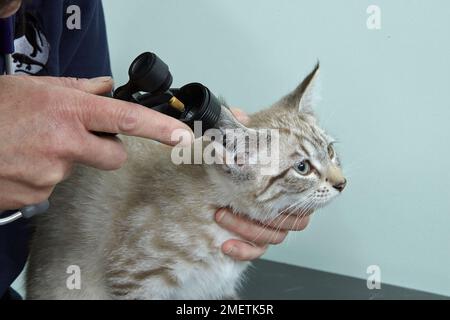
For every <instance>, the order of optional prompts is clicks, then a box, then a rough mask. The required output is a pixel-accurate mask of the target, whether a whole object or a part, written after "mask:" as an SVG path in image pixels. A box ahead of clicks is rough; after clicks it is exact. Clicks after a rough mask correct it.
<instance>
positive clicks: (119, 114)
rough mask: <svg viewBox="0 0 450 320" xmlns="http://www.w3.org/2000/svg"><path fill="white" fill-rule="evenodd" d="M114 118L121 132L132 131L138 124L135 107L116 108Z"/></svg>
mask: <svg viewBox="0 0 450 320" xmlns="http://www.w3.org/2000/svg"><path fill="white" fill-rule="evenodd" d="M115 119H116V121H117V126H118V128H119V131H120V132H121V133H125V134H126V133H132V132H133V131H134V130H135V129H136V128H137V126H138V120H139V112H138V110H137V109H136V108H117V109H116V111H115Z"/></svg>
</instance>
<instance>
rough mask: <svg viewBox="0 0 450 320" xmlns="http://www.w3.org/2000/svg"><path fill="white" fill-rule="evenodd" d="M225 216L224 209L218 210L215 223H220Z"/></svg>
mask: <svg viewBox="0 0 450 320" xmlns="http://www.w3.org/2000/svg"><path fill="white" fill-rule="evenodd" d="M226 214H227V211H226V210H225V209H220V210H219V211H218V212H217V214H216V221H217V222H221V221H222V219H223V217H225V215H226Z"/></svg>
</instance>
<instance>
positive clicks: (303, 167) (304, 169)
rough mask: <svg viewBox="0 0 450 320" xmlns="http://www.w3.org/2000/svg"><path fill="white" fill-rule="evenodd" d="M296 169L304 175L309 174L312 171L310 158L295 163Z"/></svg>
mask: <svg viewBox="0 0 450 320" xmlns="http://www.w3.org/2000/svg"><path fill="white" fill-rule="evenodd" d="M295 170H297V171H298V173H300V174H302V175H307V174H309V173H310V172H311V165H310V163H309V161H308V160H302V161H299V162H298V163H297V164H296V165H295Z"/></svg>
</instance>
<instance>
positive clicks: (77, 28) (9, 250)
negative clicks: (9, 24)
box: [0, 0, 111, 297]
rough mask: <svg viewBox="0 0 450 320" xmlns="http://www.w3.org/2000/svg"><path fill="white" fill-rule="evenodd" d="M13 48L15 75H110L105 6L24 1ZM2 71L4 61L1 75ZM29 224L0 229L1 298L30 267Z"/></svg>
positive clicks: (86, 1)
mask: <svg viewBox="0 0 450 320" xmlns="http://www.w3.org/2000/svg"><path fill="white" fill-rule="evenodd" d="M14 44H15V49H16V51H15V53H14V54H13V57H14V64H13V67H14V70H15V73H16V74H32V75H50V76H67V77H79V78H92V77H97V76H104V75H111V67H110V61H109V53H108V43H107V38H106V29H105V21H104V15H103V8H102V4H101V1H100V0H70V1H64V0H45V1H44V0H32V1H23V5H22V8H21V9H20V10H19V11H18V12H17V13H16V15H15V41H14ZM3 67H4V60H3V57H2V56H1V57H0V74H3V73H4V70H3V69H4V68H3ZM0 90H1V88H0ZM24 94H26V92H24ZM0 152H1V150H0ZM0 217H2V216H1V215H0ZM27 222H28V221H26V220H25V219H19V220H16V221H15V222H13V223H10V224H8V225H4V226H0V297H1V296H3V294H4V293H5V292H6V291H7V289H8V287H9V286H10V284H11V283H12V282H13V281H14V280H15V278H17V276H18V275H19V274H20V272H21V271H22V269H23V267H24V265H25V262H26V259H27V256H28V240H29V233H30V229H29V226H28V224H27Z"/></svg>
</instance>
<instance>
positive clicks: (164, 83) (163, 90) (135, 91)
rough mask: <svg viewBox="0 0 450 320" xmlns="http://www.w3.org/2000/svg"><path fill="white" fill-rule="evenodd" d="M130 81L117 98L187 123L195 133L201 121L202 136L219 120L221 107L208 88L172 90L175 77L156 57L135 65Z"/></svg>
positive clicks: (149, 56)
mask: <svg viewBox="0 0 450 320" xmlns="http://www.w3.org/2000/svg"><path fill="white" fill-rule="evenodd" d="M128 76H129V78H130V79H129V81H128V83H127V84H125V85H123V86H121V87H119V88H117V89H116V90H115V91H114V95H113V97H114V98H116V99H121V100H125V101H130V102H134V103H138V104H141V105H143V106H146V107H148V108H151V109H153V110H156V111H159V112H162V113H164V114H166V115H168V116H170V117H173V118H176V119H178V120H180V121H182V122H184V123H186V124H187V125H188V126H189V127H190V128H191V129H194V122H196V121H201V125H202V134H203V133H204V132H205V131H206V130H208V129H210V128H213V127H214V126H215V125H216V123H217V121H218V120H219V116H220V111H221V104H220V102H219V100H218V99H217V98H216V96H215V95H214V94H213V93H212V92H211V91H210V90H209V89H208V88H207V87H205V86H204V85H202V84H201V83H198V82H193V83H189V84H186V85H184V86H182V87H181V88H179V89H178V88H170V86H171V85H172V81H173V78H172V74H171V73H170V71H169V67H168V66H167V64H165V63H164V62H163V61H162V60H161V59H160V58H159V57H158V56H157V55H156V54H154V53H152V52H144V53H142V54H140V55H139V56H138V57H137V58H136V59H134V61H133V62H132V63H131V65H130V68H129V69H128Z"/></svg>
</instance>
